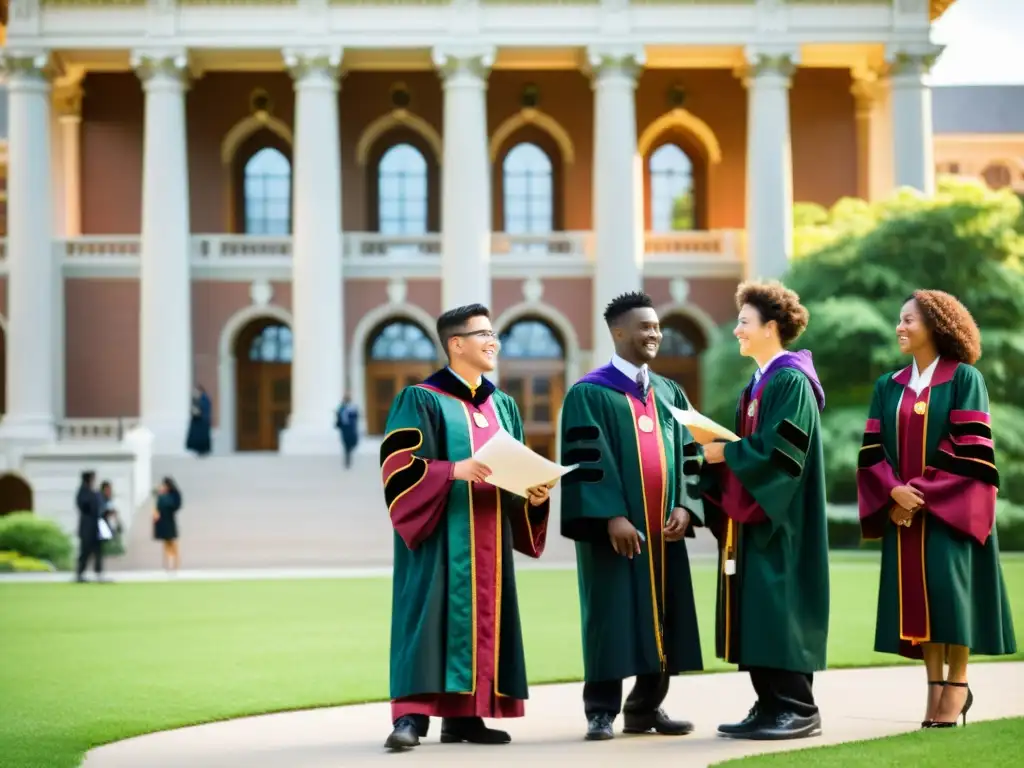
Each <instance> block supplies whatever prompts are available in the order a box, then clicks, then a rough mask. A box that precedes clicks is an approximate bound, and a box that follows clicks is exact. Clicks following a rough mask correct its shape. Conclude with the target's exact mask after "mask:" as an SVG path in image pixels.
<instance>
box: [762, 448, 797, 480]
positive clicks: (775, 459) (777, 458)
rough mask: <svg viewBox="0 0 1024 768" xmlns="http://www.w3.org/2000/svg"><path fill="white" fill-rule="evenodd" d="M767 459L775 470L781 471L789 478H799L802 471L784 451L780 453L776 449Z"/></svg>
mask: <svg viewBox="0 0 1024 768" xmlns="http://www.w3.org/2000/svg"><path fill="white" fill-rule="evenodd" d="M769 459H770V461H771V463H772V464H774V465H775V466H776V468H777V469H780V470H782V471H783V472H785V473H786V474H787V475H789V476H790V477H800V472H801V471H802V469H803V468H802V467H801V466H800V462H798V461H797V460H796V459H794V458H793V457H792V456H790V455H789V454H788V453H786V452H785V451H780V450H779V449H778V448H774V449H773V450H772V453H771V456H770V457H769Z"/></svg>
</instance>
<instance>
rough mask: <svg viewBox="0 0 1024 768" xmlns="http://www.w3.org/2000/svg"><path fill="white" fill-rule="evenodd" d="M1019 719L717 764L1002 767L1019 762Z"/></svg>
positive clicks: (749, 767)
mask: <svg viewBox="0 0 1024 768" xmlns="http://www.w3.org/2000/svg"><path fill="white" fill-rule="evenodd" d="M1022 744H1024V718H1020V717H1015V718H1010V719H1007V720H989V721H987V722H983V723H973V724H972V723H971V722H969V721H968V723H967V728H952V729H949V730H941V731H927V732H925V731H915V732H914V733H906V734H901V735H899V736H888V737H886V738H884V739H870V740H868V741H852V742H850V743H848V744H837V745H835V746H829V747H815V748H812V749H801V750H797V751H795V752H780V753H776V754H769V755H754V756H752V757H742V758H739V759H738V760H727V761H725V762H722V763H716V764H715V765H716V766H720V767H721V768H725V766H729V768H783V766H785V768H850V766H854V765H870V766H871V768H952V766H969V765H983V766H985V768H1004V767H1008V766H1011V765H1019V764H1020V748H1021V745H1022Z"/></svg>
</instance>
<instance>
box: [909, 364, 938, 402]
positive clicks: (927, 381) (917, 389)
mask: <svg viewBox="0 0 1024 768" xmlns="http://www.w3.org/2000/svg"><path fill="white" fill-rule="evenodd" d="M938 364H939V358H938V357H936V358H935V359H934V360H932V362H931V365H929V366H928V367H927V368H925V369H924V370H923V371H919V370H917V360H914V362H913V368H912V369H911V373H910V383H909V384H908V385H907V386H908V387H910V388H911V389H912V390H914V394H917V395H920V394H921V391H922V390H923V389H924V388H925V387H928V386H931V383H932V376H933V375H934V374H935V368H936V367H937V366H938Z"/></svg>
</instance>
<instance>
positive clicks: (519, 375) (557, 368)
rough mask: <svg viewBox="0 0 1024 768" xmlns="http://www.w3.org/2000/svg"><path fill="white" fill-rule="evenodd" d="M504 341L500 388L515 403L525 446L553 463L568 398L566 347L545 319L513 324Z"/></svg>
mask: <svg viewBox="0 0 1024 768" xmlns="http://www.w3.org/2000/svg"><path fill="white" fill-rule="evenodd" d="M499 338H500V340H501V388H502V389H503V390H504V391H505V392H506V393H507V394H508V395H510V396H511V397H512V399H514V400H515V401H516V404H517V405H518V406H519V413H520V414H521V415H522V417H523V429H524V431H525V433H526V444H527V445H528V446H530V448H532V449H533V450H535V451H536V452H537V453H539V454H541V455H542V456H546V457H547V458H549V459H551V460H552V461H554V460H555V459H556V457H555V442H556V435H557V433H558V412H559V409H560V408H561V406H562V397H563V396H564V395H565V344H564V343H563V342H562V340H561V339H560V338H559V336H558V334H557V333H556V332H555V330H554V329H553V328H552V327H551V326H550V325H548V324H547V323H546V322H544V321H543V320H540V319H537V318H533V317H526V318H522V319H520V320H517V321H516V322H514V323H512V325H510V326H509V327H508V328H507V329H506V330H505V331H504V332H502V333H501V334H500V336H499Z"/></svg>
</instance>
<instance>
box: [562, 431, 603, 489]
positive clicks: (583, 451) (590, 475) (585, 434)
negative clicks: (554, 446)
mask: <svg viewBox="0 0 1024 768" xmlns="http://www.w3.org/2000/svg"><path fill="white" fill-rule="evenodd" d="M600 437H601V430H600V429H598V428H597V427H595V426H593V425H586V426H579V427H570V428H569V429H568V430H567V431H566V433H565V442H566V444H567V445H571V446H572V447H569V448H567V449H566V451H565V452H564V453H563V455H562V463H563V464H579V465H580V466H579V467H577V468H576V469H575V470H573V471H572V472H570V473H569V474H567V475H566V476H565V477H563V478H562V485H563V486H565V485H575V484H576V483H599V482H601V481H602V480H604V470H603V469H601V468H600V467H588V466H586V465H587V464H597V463H599V462H600V461H601V450H600V449H599V448H595V447H593V446H582V445H573V444H575V443H589V442H593V441H595V440H597V439H599V438H600Z"/></svg>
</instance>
